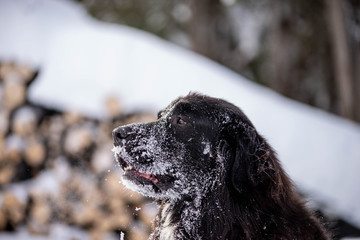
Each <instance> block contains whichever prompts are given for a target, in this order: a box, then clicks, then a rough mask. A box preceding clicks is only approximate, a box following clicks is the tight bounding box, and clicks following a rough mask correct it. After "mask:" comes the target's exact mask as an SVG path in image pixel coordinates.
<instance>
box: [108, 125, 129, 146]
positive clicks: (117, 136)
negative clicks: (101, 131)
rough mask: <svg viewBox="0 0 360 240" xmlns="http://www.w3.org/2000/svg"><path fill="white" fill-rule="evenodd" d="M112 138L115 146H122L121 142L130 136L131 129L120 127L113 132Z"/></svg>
mask: <svg viewBox="0 0 360 240" xmlns="http://www.w3.org/2000/svg"><path fill="white" fill-rule="evenodd" d="M112 136H113V139H114V143H115V145H119V144H121V140H123V139H126V138H127V137H128V136H129V129H128V128H127V127H118V128H115V129H114V130H113V131H112Z"/></svg>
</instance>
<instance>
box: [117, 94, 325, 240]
mask: <svg viewBox="0 0 360 240" xmlns="http://www.w3.org/2000/svg"><path fill="white" fill-rule="evenodd" d="M113 137H114V148H113V151H114V153H115V157H116V159H117V161H118V162H119V165H120V166H121V168H122V169H123V170H124V172H123V176H122V181H123V183H124V184H125V185H126V186H127V187H128V188H130V189H132V190H135V191H137V192H140V193H142V194H143V195H145V196H149V197H152V198H154V199H156V200H157V202H158V203H159V204H160V209H159V212H158V214H157V216H156V218H155V221H154V231H153V233H152V234H151V236H150V238H149V239H160V240H165V239H203V240H211V239H214V240H215V239H219V240H220V239H317V240H320V239H328V235H327V233H326V232H325V230H324V229H323V228H322V226H321V224H320V223H319V222H318V220H317V219H316V218H315V217H314V216H313V215H312V213H311V212H310V211H309V210H307V209H306V208H305V206H304V204H303V203H302V202H301V200H300V198H299V197H298V196H297V194H296V193H295V191H294V189H293V186H292V184H291V181H290V180H289V178H288V177H287V175H286V174H285V172H284V170H283V169H282V167H281V165H280V163H279V161H278V160H277V158H276V155H275V153H274V151H273V150H272V149H271V147H270V146H269V145H268V143H267V142H266V141H265V139H264V138H263V137H262V136H260V135H259V134H258V133H257V131H256V130H255V128H254V126H253V124H252V123H251V122H250V121H249V119H248V118H247V117H246V116H245V115H244V113H243V112H242V111H241V110H240V109H239V108H237V107H236V106H234V105H232V104H230V103H228V102H226V101H224V100H221V99H216V98H211V97H208V96H203V95H200V94H194V93H191V94H189V95H187V96H185V97H180V98H178V99H176V100H175V101H173V102H172V103H171V104H170V105H169V106H168V107H167V108H166V109H164V110H163V111H161V112H160V113H159V115H158V119H157V120H156V121H154V122H149V123H144V124H132V125H126V126H122V127H118V128H116V129H115V130H114V131H113Z"/></svg>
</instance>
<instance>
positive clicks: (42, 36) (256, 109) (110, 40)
mask: <svg viewBox="0 0 360 240" xmlns="http://www.w3.org/2000/svg"><path fill="white" fill-rule="evenodd" d="M0 32H1V38H0V61H1V60H15V61H18V62H22V63H24V62H25V63H28V64H31V65H33V66H38V67H39V68H40V70H41V72H40V75H39V77H38V80H37V81H36V82H35V83H34V85H33V86H32V89H31V92H30V98H31V100H32V101H35V102H40V103H42V104H48V105H51V106H53V107H58V108H62V109H72V110H77V111H80V112H82V113H86V114H88V115H90V116H96V117H98V118H103V117H104V116H105V111H104V101H105V99H106V98H107V97H108V96H116V97H117V98H118V99H120V100H121V102H122V103H123V105H124V109H125V111H129V110H134V109H147V110H149V109H150V110H154V111H155V110H158V109H160V108H163V107H165V106H166V105H167V104H168V103H169V102H170V101H171V100H173V99H174V98H175V97H177V96H178V95H185V94H187V93H188V92H189V91H199V92H201V93H205V94H209V95H211V96H214V97H221V98H224V99H226V100H228V101H230V102H233V103H234V104H236V105H238V106H239V107H241V108H242V109H243V110H244V112H245V113H246V114H247V115H248V116H249V118H250V119H251V120H252V121H253V122H254V124H255V125H256V126H257V128H258V130H259V132H261V133H263V135H265V137H266V138H267V139H269V141H270V143H271V144H272V146H273V147H274V148H275V149H276V150H277V152H278V154H279V158H280V159H281V161H282V162H283V164H284V166H285V168H286V169H287V171H288V173H289V175H290V176H291V177H292V178H293V180H294V181H295V182H296V184H297V185H298V186H299V187H300V188H301V189H302V190H304V191H306V192H307V193H310V194H311V198H312V199H313V200H314V201H315V202H320V203H322V204H324V205H325V206H326V207H327V208H328V210H329V211H331V213H333V214H336V215H339V216H342V217H344V218H346V219H347V220H349V221H351V222H352V223H354V224H356V225H357V226H358V227H360V204H359V203H358V202H359V201H358V199H359V198H360V188H359V187H358V183H359V182H360V174H359V169H360V127H359V125H357V124H354V123H352V122H350V121H347V120H344V119H340V118H338V117H335V116H333V115H330V114H328V113H325V112H323V111H321V110H318V109H314V108H311V107H308V106H305V105H302V104H300V103H297V102H294V101H291V100H289V99H286V98H284V97H282V96H279V95H278V94H276V93H274V92H272V91H271V90H269V89H265V88H263V87H260V86H258V85H255V84H253V83H251V82H249V81H247V80H246V79H244V78H243V77H241V76H239V75H238V74H236V73H234V72H231V71H229V70H228V69H226V68H224V67H222V66H220V65H218V64H216V63H214V62H211V61H210V60H208V59H205V58H203V57H201V56H198V55H196V54H194V53H192V52H189V51H187V50H184V49H181V48H179V47H177V46H174V45H172V44H170V43H168V42H165V41H163V40H160V39H158V38H156V37H154V36H152V35H150V34H148V33H145V32H141V31H138V30H135V29H131V28H128V27H124V26H118V25H112V24H106V23H100V22H98V21H96V20H94V19H91V18H90V17H88V16H87V15H86V14H85V11H84V9H82V8H81V7H80V6H79V5H76V4H74V3H73V2H69V1H55V0H52V1H50V0H48V1H31V0H23V1H20V0H2V1H1V2H0Z"/></svg>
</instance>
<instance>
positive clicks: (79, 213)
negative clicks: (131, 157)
mask: <svg viewBox="0 0 360 240" xmlns="http://www.w3.org/2000/svg"><path fill="white" fill-rule="evenodd" d="M36 76H37V73H36V72H35V71H33V70H31V69H30V68H27V67H25V66H17V65H14V64H11V63H10V64H9V63H2V64H1V63H0V234H1V232H2V231H7V232H16V231H18V230H19V229H20V228H23V227H25V228H26V229H27V231H28V232H29V233H31V234H35V235H42V236H49V232H50V231H51V227H52V225H53V224H58V223H60V224H64V225H68V226H71V227H74V226H75V227H77V228H79V229H81V230H82V231H84V232H86V233H87V234H88V235H89V236H90V237H91V239H94V240H96V239H105V238H106V239H119V236H120V233H125V239H127V240H132V239H134V240H135V239H147V237H148V235H149V232H150V229H151V219H153V217H154V214H155V213H156V207H155V206H154V205H152V204H151V203H150V201H149V200H148V199H145V198H143V197H142V196H141V195H139V194H137V193H135V192H132V191H129V190H127V189H126V188H125V187H124V186H123V185H122V183H121V181H120V173H119V171H120V170H119V168H118V167H117V166H116V163H115V161H114V160H113V154H112V152H111V148H112V139H111V131H112V129H113V128H114V127H115V126H118V125H121V124H127V123H131V122H135V121H137V122H138V121H150V120H153V118H154V116H153V115H152V114H146V113H132V114H127V115H125V114H122V111H121V104H120V103H119V102H117V98H116V97H113V96H109V99H108V101H106V105H105V106H104V109H107V111H108V116H109V118H108V119H105V120H96V119H91V118H89V117H86V116H82V115H81V114H79V113H76V112H68V111H66V110H58V109H49V108H48V107H45V106H42V105H39V104H35V103H32V102H31V101H29V99H28V98H27V90H28V87H29V86H30V85H31V83H32V82H33V81H36Z"/></svg>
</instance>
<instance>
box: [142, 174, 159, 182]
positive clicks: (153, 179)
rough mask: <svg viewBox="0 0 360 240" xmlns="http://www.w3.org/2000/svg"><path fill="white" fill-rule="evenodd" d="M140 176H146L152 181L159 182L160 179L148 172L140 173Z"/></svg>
mask: <svg viewBox="0 0 360 240" xmlns="http://www.w3.org/2000/svg"><path fill="white" fill-rule="evenodd" d="M138 175H139V176H141V177H143V178H146V179H149V180H150V181H152V182H153V183H157V182H158V181H159V180H158V179H157V178H156V177H154V176H153V175H151V174H146V173H140V172H139V173H138Z"/></svg>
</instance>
